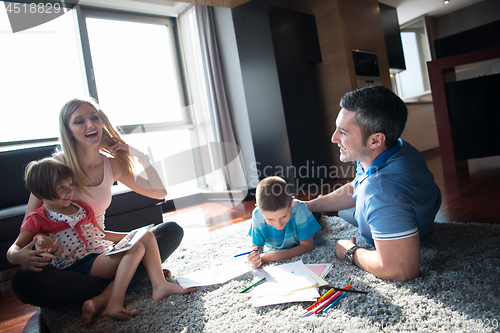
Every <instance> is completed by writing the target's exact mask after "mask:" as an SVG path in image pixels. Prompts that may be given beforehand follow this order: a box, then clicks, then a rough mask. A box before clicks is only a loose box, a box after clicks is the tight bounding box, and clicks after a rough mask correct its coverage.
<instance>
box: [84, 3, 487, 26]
mask: <svg viewBox="0 0 500 333" xmlns="http://www.w3.org/2000/svg"><path fill="white" fill-rule="evenodd" d="M246 1H248V0H244V1H241V0H239V1H236V2H238V3H243V2H246ZM350 1H352V0H350ZM481 1H483V0H450V3H449V4H448V5H444V4H443V0H378V2H381V3H383V4H386V5H388V6H391V7H395V8H396V10H397V12H398V19H399V24H400V25H402V24H404V23H407V22H409V21H411V20H413V19H415V18H417V17H420V16H422V15H425V14H427V15H429V16H432V17H439V16H443V15H446V14H448V13H451V12H454V11H457V10H459V9H462V8H465V7H468V6H470V5H472V4H475V3H478V2H481ZM189 2H194V3H196V2H198V3H199V2H200V1H199V0H183V2H174V1H167V0H80V1H79V3H80V4H87V5H92V6H95V7H105V8H110V9H122V10H133V11H136V12H142V13H148V14H153V13H154V14H160V15H162V14H163V15H169V16H177V15H178V14H179V13H180V12H182V11H183V10H184V8H186V6H188V5H189ZM201 2H204V1H201ZM205 2H206V1H205ZM209 2H210V1H209Z"/></svg>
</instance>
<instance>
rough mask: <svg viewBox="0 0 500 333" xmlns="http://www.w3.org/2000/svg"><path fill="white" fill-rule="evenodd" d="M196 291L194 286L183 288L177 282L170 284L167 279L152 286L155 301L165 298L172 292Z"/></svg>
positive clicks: (183, 293) (186, 292) (187, 292)
mask: <svg viewBox="0 0 500 333" xmlns="http://www.w3.org/2000/svg"><path fill="white" fill-rule="evenodd" d="M194 291H196V288H187V289H184V288H182V287H181V286H179V285H177V284H172V283H169V282H167V281H165V282H162V283H160V284H158V285H157V286H153V299H154V300H156V301H160V300H162V299H164V298H167V297H168V296H170V295H173V294H182V295H185V294H189V293H192V292H194Z"/></svg>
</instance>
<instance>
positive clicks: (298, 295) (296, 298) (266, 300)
mask: <svg viewBox="0 0 500 333" xmlns="http://www.w3.org/2000/svg"><path fill="white" fill-rule="evenodd" d="M319 296H320V295H319V292H318V290H317V289H315V288H308V289H304V290H299V291H295V292H291V293H289V294H280V295H275V296H255V297H251V298H250V303H251V304H252V305H253V306H254V307H261V306H267V305H273V304H283V303H292V302H316V301H317V300H318V298H319Z"/></svg>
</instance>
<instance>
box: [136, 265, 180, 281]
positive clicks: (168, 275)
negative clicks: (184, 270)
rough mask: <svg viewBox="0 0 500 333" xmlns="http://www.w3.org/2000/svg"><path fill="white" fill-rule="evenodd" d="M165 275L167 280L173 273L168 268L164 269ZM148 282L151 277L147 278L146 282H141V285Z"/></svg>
mask: <svg viewBox="0 0 500 333" xmlns="http://www.w3.org/2000/svg"><path fill="white" fill-rule="evenodd" d="M163 275H164V276H165V279H167V278H169V277H171V276H172V272H171V271H169V270H168V269H166V268H163ZM146 282H149V276H147V277H146V278H145V279H144V280H142V281H141V282H139V284H142V283H146Z"/></svg>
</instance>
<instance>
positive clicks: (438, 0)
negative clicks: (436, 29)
mask: <svg viewBox="0 0 500 333" xmlns="http://www.w3.org/2000/svg"><path fill="white" fill-rule="evenodd" d="M481 1H483V0H450V3H449V4H447V5H445V4H443V0H378V2H380V3H383V4H386V5H388V6H391V7H395V8H396V10H397V12H398V20H399V24H400V25H403V24H405V23H407V22H409V21H411V20H413V19H415V18H417V17H420V16H423V15H425V14H427V15H428V16H432V17H434V18H437V17H440V16H443V15H446V14H449V13H452V12H454V11H457V10H459V9H462V8H465V7H468V6H470V5H473V4H475V3H478V2H481Z"/></svg>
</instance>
